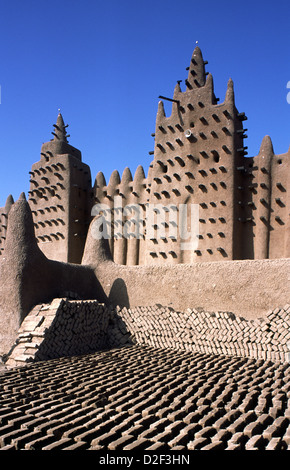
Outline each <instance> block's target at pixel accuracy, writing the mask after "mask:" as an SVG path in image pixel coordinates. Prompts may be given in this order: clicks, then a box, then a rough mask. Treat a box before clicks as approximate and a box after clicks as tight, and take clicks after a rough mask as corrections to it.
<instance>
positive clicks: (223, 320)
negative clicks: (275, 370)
mask: <svg viewBox="0 0 290 470" xmlns="http://www.w3.org/2000/svg"><path fill="white" fill-rule="evenodd" d="M117 315H118V316H119V317H120V318H121V319H122V320H123V321H124V322H125V324H126V326H127V328H128V330H129V331H130V333H131V334H132V336H133V337H134V338H135V340H136V342H137V343H139V344H148V345H150V346H153V347H159V348H160V347H161V348H162V347H164V348H175V349H185V350H187V351H198V352H204V353H212V354H226V355H228V354H229V355H236V356H246V357H254V358H256V359H258V358H261V359H266V360H271V361H282V362H284V361H289V358H290V355H289V351H290V347H289V346H290V305H286V306H285V307H284V308H276V309H275V310H273V311H272V310H270V311H269V312H267V313H266V314H265V316H264V317H263V318H259V319H255V320H247V319H245V318H242V317H238V316H236V315H234V314H233V313H229V312H206V311H202V310H196V309H187V310H186V311H185V312H177V311H175V310H173V309H172V308H170V307H163V306H161V305H155V306H152V307H136V308H134V309H128V308H123V309H120V308H117Z"/></svg>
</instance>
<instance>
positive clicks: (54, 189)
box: [29, 113, 92, 263]
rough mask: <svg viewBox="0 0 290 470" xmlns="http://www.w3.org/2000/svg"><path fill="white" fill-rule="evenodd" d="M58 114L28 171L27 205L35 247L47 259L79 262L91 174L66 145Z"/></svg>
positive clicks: (87, 217) (87, 211)
mask: <svg viewBox="0 0 290 470" xmlns="http://www.w3.org/2000/svg"><path fill="white" fill-rule="evenodd" d="M66 128H67V125H65V124H64V121H63V118H62V115H61V114H60V113H59V115H58V117H57V121H56V124H54V131H53V132H52V134H53V136H54V137H53V139H52V140H51V141H50V142H46V143H44V144H43V145H42V148H41V158H40V161H38V162H37V163H35V164H34V165H32V168H31V171H30V176H31V178H30V191H29V204H30V207H31V210H32V214H33V220H34V226H35V235H36V238H37V241H38V243H39V248H40V249H41V250H42V251H43V253H44V254H45V255H46V256H47V257H48V258H50V259H53V260H58V261H63V262H70V263H80V262H81V258H82V253H83V249H84V244H85V238H86V234H87V229H88V224H89V221H90V208H91V200H92V190H91V173H90V168H89V166H88V165H86V164H84V163H83V162H82V156H81V152H80V151H79V150H78V149H76V148H75V147H73V146H71V145H70V144H69V143H68V137H69V135H67V132H66Z"/></svg>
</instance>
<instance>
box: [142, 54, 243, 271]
mask: <svg viewBox="0 0 290 470" xmlns="http://www.w3.org/2000/svg"><path fill="white" fill-rule="evenodd" d="M205 64H206V62H204V60H203V57H202V53H201V50H200V49H199V47H196V48H195V49H194V52H193V55H192V58H191V61H190V66H189V67H188V78H187V79H186V80H185V83H186V90H185V91H184V92H182V91H181V87H180V84H179V83H177V85H176V87H175V90H174V95H173V99H172V100H171V99H170V101H172V113H171V116H169V117H167V116H166V115H165V111H164V105H163V101H160V102H159V105H158V111H157V118H156V129H155V149H154V161H153V168H152V170H151V175H152V177H151V181H150V182H149V183H151V188H150V200H149V203H150V204H151V205H159V207H160V209H159V211H160V210H162V209H161V207H162V206H164V207H165V210H166V211H167V213H168V212H170V208H172V207H174V210H175V211H176V214H175V215H174V214H173V212H172V214H171V215H173V219H172V220H171V219H170V216H169V219H166V218H165V219H164V221H163V222H161V223H162V224H163V226H164V227H165V232H163V235H162V236H161V237H160V236H158V231H157V232H155V233H157V236H156V234H152V236H150V237H149V238H150V239H149V240H148V242H147V253H146V264H160V263H170V264H172V263H192V262H194V261H217V260H231V259H238V258H239V256H240V253H239V246H240V244H239V243H238V231H237V226H238V219H239V212H238V211H239V208H238V204H237V202H238V200H239V194H238V191H239V189H238V187H239V185H240V183H239V181H240V179H241V178H242V177H243V176H241V165H242V162H243V156H244V155H245V154H246V152H245V148H244V145H243V139H244V137H245V135H244V129H243V124H242V121H243V120H244V119H246V117H245V116H244V113H239V112H238V111H237V109H236V107H235V100H234V90H233V82H232V80H231V79H230V80H229V82H228V87H227V91H226V96H225V100H224V102H223V103H221V104H219V103H218V99H217V98H216V96H215V94H214V88H213V77H212V75H211V74H207V73H206V72H205ZM161 98H162V97H161ZM182 205H183V206H186V207H187V208H188V210H187V211H188V212H189V211H190V208H191V205H195V207H198V208H199V217H198V222H199V229H198V232H199V233H198V246H196V247H195V249H194V250H191V249H183V248H182V246H183V245H182V243H183V241H182V239H181V238H184V236H182V237H181V234H180V232H179V231H178V230H176V231H175V233H174V231H173V230H172V225H174V224H175V225H176V224H177V225H178V224H179V228H180V218H179V214H178V212H179V208H180V207H182ZM168 209H169V210H168ZM157 210H158V209H157ZM187 215H188V218H187V221H188V220H190V218H189V214H187ZM157 220H158V218H157ZM160 220H161V221H162V217H161V218H159V221H160ZM160 228H161V227H160V226H159V227H158V222H157V224H154V230H155V229H157V230H158V229H159V230H160ZM185 228H187V227H185ZM188 228H189V227H188ZM159 233H160V232H159ZM188 233H189V230H188ZM147 238H148V237H147ZM184 240H185V239H184Z"/></svg>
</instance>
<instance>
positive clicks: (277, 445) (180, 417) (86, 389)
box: [0, 345, 290, 453]
mask: <svg viewBox="0 0 290 470" xmlns="http://www.w3.org/2000/svg"><path fill="white" fill-rule="evenodd" d="M289 379H290V364H289V363H281V362H280V363H279V362H278V363H277V362H276V363H273V362H270V361H265V360H262V359H259V360H257V359H254V358H246V357H235V356H222V355H213V354H205V353H197V352H190V351H184V350H183V351H182V350H174V349H169V348H168V349H157V348H153V347H150V346H140V345H131V346H125V347H123V348H118V349H111V350H105V351H99V352H95V353H91V354H88V355H83V356H74V357H65V358H59V359H53V360H48V361H43V362H34V363H29V364H26V365H25V366H23V367H18V368H12V369H10V370H6V371H4V372H2V374H0V450H15V449H16V450H22V449H25V450H105V451H108V450H127V451H133V450H136V451H142V452H145V451H159V450H162V452H163V453H164V452H166V451H189V450H199V449H201V450H252V449H253V450H268V449H269V450H290V406H289V405H290V381H289Z"/></svg>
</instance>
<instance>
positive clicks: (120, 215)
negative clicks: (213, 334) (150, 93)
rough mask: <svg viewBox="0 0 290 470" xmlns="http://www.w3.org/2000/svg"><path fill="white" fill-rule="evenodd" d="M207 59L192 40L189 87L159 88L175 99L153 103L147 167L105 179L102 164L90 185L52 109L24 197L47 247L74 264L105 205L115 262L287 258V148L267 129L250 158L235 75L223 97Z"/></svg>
mask: <svg viewBox="0 0 290 470" xmlns="http://www.w3.org/2000/svg"><path fill="white" fill-rule="evenodd" d="M205 64H206V62H205V61H204V60H203V57H202V53H201V50H200V49H199V47H196V48H195V49H194V52H193V55H192V57H191V61H190V65H189V67H188V78H187V79H186V80H185V85H186V89H185V91H181V87H180V83H179V82H178V83H177V85H176V86H175V89H174V93H173V98H166V97H162V98H163V99H166V100H170V101H171V102H172V113H171V115H170V116H168V117H167V116H166V115H165V111H164V104H163V101H160V102H159V104H158V111H157V117H156V126H155V133H154V134H153V136H154V141H155V146H154V152H153V151H152V152H150V153H152V154H153V155H154V158H153V161H152V163H151V164H150V166H149V169H148V171H147V176H146V175H145V171H144V169H143V167H142V166H141V165H140V166H139V167H138V168H137V170H136V172H135V175H134V177H132V174H131V171H130V169H129V168H125V170H124V172H123V174H122V176H120V175H119V173H118V171H117V170H115V171H114V172H113V173H112V175H111V177H110V179H109V181H108V183H107V182H106V181H105V177H104V175H103V173H102V172H101V171H100V172H98V174H97V176H96V178H95V181H94V184H93V185H92V182H91V172H90V168H89V166H88V165H86V164H85V163H83V162H82V155H81V152H80V151H79V150H78V149H76V148H74V147H73V146H72V145H70V144H69V143H68V137H69V136H68V135H67V132H66V127H67V126H66V125H65V124H64V121H63V118H62V115H61V114H59V115H58V118H57V122H56V124H55V125H54V132H52V134H53V139H52V140H51V141H50V142H47V143H45V144H43V146H42V148H41V158H40V160H39V161H38V162H37V163H35V164H33V165H32V168H31V171H30V190H29V204H30V207H31V210H32V214H33V220H34V227H35V234H36V238H37V241H38V244H39V247H40V248H41V250H42V251H43V253H44V254H45V255H46V256H48V257H49V258H51V259H55V260H59V261H64V262H72V263H80V262H81V259H82V254H83V249H84V245H85V240H86V236H87V231H88V226H89V223H90V221H91V220H92V215H96V214H97V213H99V211H100V210H101V209H102V213H103V215H104V216H105V218H106V223H107V236H108V238H109V244H110V249H111V253H112V256H113V259H114V261H115V262H116V263H117V264H122V265H160V264H179V263H192V262H196V261H201V262H208V261H222V260H241V259H274V258H284V257H289V250H290V248H289V246H290V244H289V233H290V230H289V205H290V201H289V189H288V188H289V181H288V180H289V177H288V175H289V150H288V152H287V153H285V154H282V155H275V153H274V150H273V146H272V142H271V139H270V137H269V136H265V138H264V139H263V141H262V143H261V147H260V152H259V154H258V155H257V156H255V157H250V158H249V157H246V155H247V147H246V146H245V144H244V140H245V138H246V137H247V135H246V131H247V129H245V128H244V127H243V124H244V122H245V120H246V119H247V118H246V116H245V113H241V112H239V111H238V110H237V109H236V106H235V97H234V89H233V82H232V80H231V79H230V80H229V82H228V86H227V91H226V96H225V99H224V101H223V102H222V103H219V99H218V98H216V96H215V93H214V86H213V77H212V75H211V74H209V73H207V72H206V71H205ZM13 202H14V201H13V198H12V196H9V198H8V199H7V203H6V205H5V207H4V208H2V209H1V239H0V253H2V252H3V249H4V246H5V235H6V229H7V214H8V212H9V210H10V208H11V205H12V204H13ZM193 208H195V209H194V210H195V214H194V217H193V218H192V219H191V216H192V211H193ZM148 211H149V212H148ZM154 217H155V218H154ZM192 224H195V231H194V230H193V227H192V226H191V225H192ZM181 226H183V227H184V229H183V230H185V232H186V233H185V234H184V232H182V231H181V230H180V227H181ZM193 232H194V233H193ZM192 235H193V236H194V237H196V240H193V244H191V245H190V244H189V245H188V244H187V245H186V241H187V240H188V238H187V239H186V237H190V236H192Z"/></svg>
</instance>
